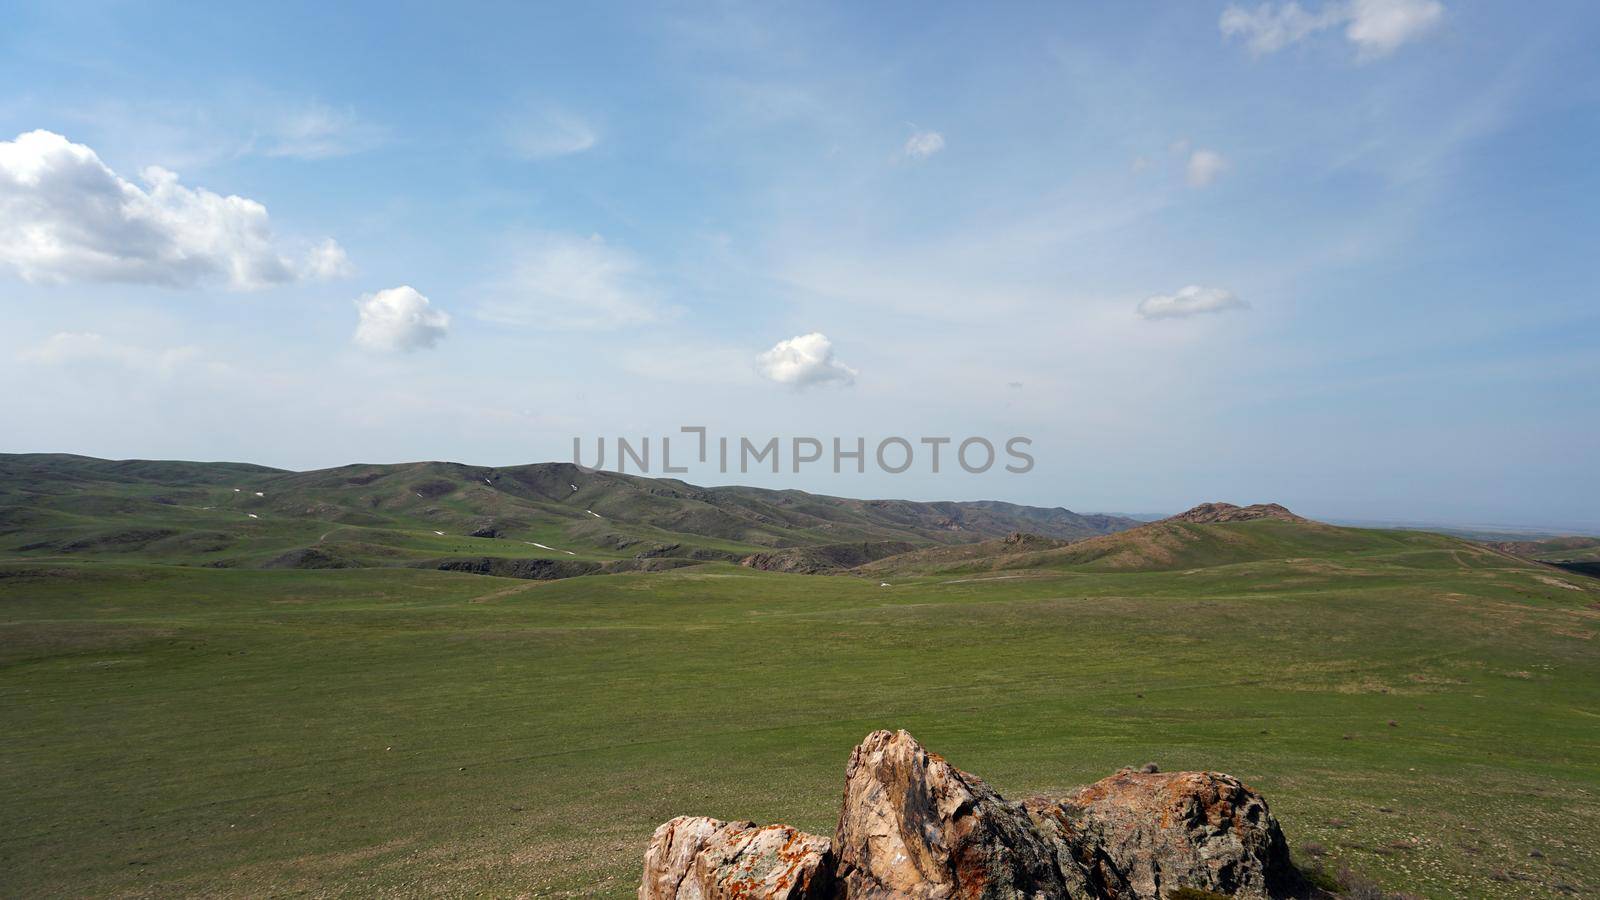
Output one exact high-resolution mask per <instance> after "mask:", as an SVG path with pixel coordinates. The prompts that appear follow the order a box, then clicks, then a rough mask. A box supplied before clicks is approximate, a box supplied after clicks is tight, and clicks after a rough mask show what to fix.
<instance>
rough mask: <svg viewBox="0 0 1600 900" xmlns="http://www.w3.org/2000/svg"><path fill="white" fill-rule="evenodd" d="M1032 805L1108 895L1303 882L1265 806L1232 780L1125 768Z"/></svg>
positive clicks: (1256, 890)
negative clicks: (1134, 770)
mask: <svg viewBox="0 0 1600 900" xmlns="http://www.w3.org/2000/svg"><path fill="white" fill-rule="evenodd" d="M1026 806H1027V807H1028V809H1029V811H1030V812H1032V813H1033V814H1034V818H1035V820H1036V821H1039V822H1041V824H1043V823H1046V822H1049V823H1053V826H1054V827H1055V828H1056V829H1058V831H1057V833H1058V836H1059V840H1060V841H1061V842H1062V843H1063V844H1064V845H1065V846H1067V847H1069V848H1070V852H1071V853H1072V854H1073V855H1074V856H1075V857H1076V858H1077V860H1078V862H1079V864H1080V865H1082V866H1084V868H1085V869H1086V870H1087V871H1088V873H1089V877H1090V880H1091V882H1092V883H1094V884H1095V885H1096V887H1097V888H1098V890H1099V891H1100V892H1102V893H1104V894H1106V895H1108V896H1115V897H1136V898H1140V900H1144V898H1150V900H1157V898H1161V897H1164V896H1166V894H1167V892H1168V891H1171V890H1173V889H1176V888H1180V887H1189V888H1200V889H1202V890H1207V891H1213V892H1216V893H1219V894H1225V895H1228V896H1236V897H1252V898H1267V897H1279V896H1285V895H1288V894H1290V893H1292V892H1293V891H1294V889H1295V888H1296V887H1297V886H1298V881H1299V878H1298V875H1297V874H1296V872H1295V870H1294V867H1293V866H1292V865H1291V864H1290V861H1289V846H1288V844H1287V842H1285V840H1284V838H1283V831H1282V830H1281V829H1280V828H1279V827H1278V822H1277V820H1275V819H1274V818H1273V817H1272V814H1271V812H1269V811H1268V809H1267V802H1266V800H1265V799H1264V798H1263V797H1262V796H1261V795H1260V794H1258V793H1256V792H1255V791H1253V790H1251V789H1250V788H1249V787H1247V786H1246V785H1245V784H1244V783H1242V782H1240V781H1239V779H1237V778H1234V777H1233V776H1231V775H1223V774H1221V773H1218V772H1167V773H1154V772H1148V773H1147V772H1132V771H1124V772H1119V773H1118V774H1116V775H1113V776H1111V777H1110V778H1106V779H1103V780H1101V781H1098V782H1096V783H1094V784H1092V785H1090V786H1088V787H1086V788H1083V789H1082V790H1080V791H1078V792H1077V793H1075V794H1073V795H1071V796H1069V797H1066V798H1062V799H1059V800H1052V799H1045V798H1037V799H1032V800H1029V801H1027V803H1026Z"/></svg>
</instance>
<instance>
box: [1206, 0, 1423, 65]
mask: <svg viewBox="0 0 1600 900" xmlns="http://www.w3.org/2000/svg"><path fill="white" fill-rule="evenodd" d="M1444 12H1445V8H1444V4H1443V3H1440V2H1439V0H1330V2H1327V3H1324V4H1323V5H1322V7H1321V8H1319V9H1316V10H1308V9H1306V8H1305V7H1302V6H1301V5H1300V4H1299V3H1296V2H1294V0H1289V2H1287V3H1262V4H1260V5H1259V6H1256V7H1253V8H1250V7H1244V6H1239V5H1230V6H1229V7H1228V8H1227V9H1224V10H1223V11H1222V17H1221V19H1220V20H1219V21H1218V26H1219V27H1220V28H1221V29H1222V33H1223V35H1224V36H1226V37H1238V38H1241V39H1243V40H1244V41H1245V43H1246V45H1247V46H1249V48H1250V50H1251V52H1253V53H1257V54H1267V53H1276V52H1277V51H1279V50H1282V49H1283V48H1284V47H1287V46H1289V45H1290V44H1294V43H1298V42H1299V41H1302V40H1305V39H1306V38H1308V37H1310V36H1311V35H1313V34H1316V33H1318V32H1320V31H1325V30H1327V29H1329V28H1336V27H1339V26H1344V36H1345V39H1346V40H1348V41H1349V42H1350V43H1351V44H1353V45H1355V47H1356V52H1357V55H1358V57H1359V58H1361V59H1375V58H1377V57H1380V56H1387V55H1388V54H1390V53H1393V52H1394V51H1395V50H1396V49H1398V48H1399V47H1400V46H1401V45H1402V44H1405V43H1407V42H1409V41H1413V40H1416V39H1417V38H1420V37H1422V36H1424V35H1426V34H1428V33H1429V32H1431V31H1432V30H1433V29H1434V28H1435V27H1437V26H1438V24H1439V23H1440V21H1442V20H1443V18H1444Z"/></svg>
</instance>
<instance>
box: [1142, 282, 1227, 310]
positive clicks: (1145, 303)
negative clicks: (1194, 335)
mask: <svg viewBox="0 0 1600 900" xmlns="http://www.w3.org/2000/svg"><path fill="white" fill-rule="evenodd" d="M1249 308H1250V304H1248V303H1246V302H1244V301H1243V300H1240V299H1239V298H1238V297H1236V296H1234V294H1233V292H1232V291H1227V290H1223V289H1222V288H1207V287H1200V286H1199V285H1194V284H1191V285H1189V286H1188V287H1185V288H1182V289H1181V290H1179V291H1178V292H1177V293H1175V294H1157V295H1155V296H1153V297H1146V298H1144V299H1143V300H1141V301H1140V302H1139V310H1138V312H1139V318H1141V319H1187V318H1189V317H1190V316H1199V315H1204V314H1206V313H1220V312H1226V311H1227V310H1230V309H1249Z"/></svg>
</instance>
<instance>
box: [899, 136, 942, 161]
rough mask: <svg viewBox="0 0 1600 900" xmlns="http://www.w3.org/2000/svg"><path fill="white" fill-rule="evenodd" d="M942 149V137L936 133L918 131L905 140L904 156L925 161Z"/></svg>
mask: <svg viewBox="0 0 1600 900" xmlns="http://www.w3.org/2000/svg"><path fill="white" fill-rule="evenodd" d="M943 149H944V135H942V134H940V133H939V132H937V131H919V132H917V133H916V134H913V135H912V136H911V137H909V138H907V139H906V146H905V154H906V156H909V157H910V158H912V159H927V158H928V157H930V156H932V155H934V154H935V153H938V152H939V151H940V150H943Z"/></svg>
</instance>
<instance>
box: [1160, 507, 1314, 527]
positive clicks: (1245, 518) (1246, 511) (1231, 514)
mask: <svg viewBox="0 0 1600 900" xmlns="http://www.w3.org/2000/svg"><path fill="white" fill-rule="evenodd" d="M1256 519H1277V520H1279V521H1281V522H1309V521H1311V520H1310V519H1304V518H1301V517H1300V516H1297V515H1295V514H1294V513H1292V512H1290V511H1289V510H1288V508H1287V507H1284V506H1280V505H1279V504H1277V503H1252V504H1251V505H1249V506H1235V505H1233V504H1232V503H1202V504H1200V505H1199V506H1196V507H1194V508H1193V509H1190V510H1187V511H1185V512H1181V513H1178V514H1177V515H1175V516H1171V517H1169V518H1167V519H1165V520H1164V521H1167V522H1190V523H1193V524H1196V525H1216V524H1220V523H1223V522H1250V521H1254V520H1256Z"/></svg>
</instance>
